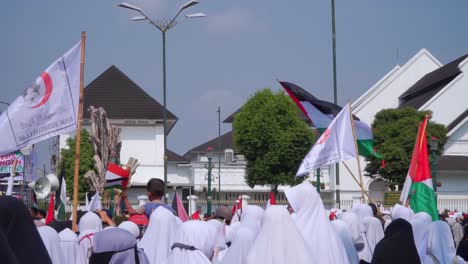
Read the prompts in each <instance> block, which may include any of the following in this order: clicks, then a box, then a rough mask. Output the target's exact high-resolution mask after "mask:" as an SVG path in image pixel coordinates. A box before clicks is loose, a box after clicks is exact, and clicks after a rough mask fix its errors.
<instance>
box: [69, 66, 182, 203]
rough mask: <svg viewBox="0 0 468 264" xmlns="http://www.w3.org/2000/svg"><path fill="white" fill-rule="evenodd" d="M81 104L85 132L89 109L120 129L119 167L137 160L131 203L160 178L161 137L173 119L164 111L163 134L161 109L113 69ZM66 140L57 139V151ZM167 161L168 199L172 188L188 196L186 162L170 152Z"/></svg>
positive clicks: (97, 81)
mask: <svg viewBox="0 0 468 264" xmlns="http://www.w3.org/2000/svg"><path fill="white" fill-rule="evenodd" d="M83 102H84V107H83V109H84V110H83V127H84V128H85V129H88V130H89V129H90V123H91V122H90V114H89V111H88V108H89V106H94V107H96V108H97V107H103V108H104V110H106V112H107V116H108V118H109V119H110V120H111V122H112V124H114V125H116V126H118V127H120V128H121V129H122V132H121V134H120V137H121V141H122V148H121V152H120V160H121V163H126V162H127V160H128V159H129V158H130V157H134V158H137V159H138V161H139V163H140V166H139V167H138V168H137V170H136V173H135V174H134V175H133V177H132V183H131V184H132V188H130V190H129V197H130V199H132V200H134V201H135V200H136V197H137V196H138V195H146V183H147V182H148V180H149V179H151V178H160V179H163V178H164V159H163V156H164V151H163V150H164V143H163V142H164V135H168V134H169V133H170V131H171V129H172V128H173V126H174V125H175V123H176V122H177V117H176V116H175V115H174V114H172V113H171V112H170V111H167V124H168V125H167V130H166V131H165V133H164V131H163V106H162V105H161V104H160V103H158V102H157V101H156V100H155V99H154V98H152V97H151V96H150V95H148V94H147V93H146V92H145V91H144V90H143V89H141V88H140V87H139V86H138V85H137V84H136V83H135V82H133V81H132V80H131V79H129V78H128V77H127V76H126V75H125V74H124V73H123V72H122V71H120V70H119V69H118V68H117V67H116V66H111V67H110V68H108V69H107V70H106V71H104V72H103V73H102V74H101V75H99V76H98V77H97V78H96V79H95V80H93V81H92V82H91V83H89V84H88V86H86V88H85V90H84V100H83ZM68 137H69V135H63V136H61V137H60V148H64V147H66V139H67V138H68ZM167 157H168V170H167V171H168V173H167V174H168V190H169V191H170V192H169V195H170V197H172V195H171V193H172V192H173V188H172V187H174V186H179V187H182V188H179V191H180V195H183V194H185V193H187V195H188V193H189V192H188V186H189V184H190V182H189V179H190V173H191V169H190V166H187V164H188V163H189V162H188V160H186V159H184V158H183V157H181V156H179V155H177V154H176V153H174V152H173V151H170V150H167ZM184 190H185V191H184Z"/></svg>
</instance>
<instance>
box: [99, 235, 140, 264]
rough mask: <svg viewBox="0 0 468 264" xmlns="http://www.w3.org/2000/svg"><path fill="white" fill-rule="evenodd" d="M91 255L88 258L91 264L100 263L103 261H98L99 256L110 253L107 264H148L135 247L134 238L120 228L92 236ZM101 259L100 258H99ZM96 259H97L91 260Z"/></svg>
mask: <svg viewBox="0 0 468 264" xmlns="http://www.w3.org/2000/svg"><path fill="white" fill-rule="evenodd" d="M93 239H94V245H93V254H92V255H91V257H90V262H92V263H102V262H103V261H104V260H103V259H99V258H100V257H99V255H100V254H101V253H104V254H105V255H107V254H108V253H112V254H111V256H108V257H110V259H109V261H108V262H106V263H108V264H123V263H125V264H135V263H136V262H137V261H136V259H137V258H138V262H139V263H141V264H149V261H148V258H147V257H146V255H145V253H144V252H143V251H142V250H141V249H140V250H138V249H137V247H136V244H137V241H136V239H135V237H134V236H133V235H132V234H131V233H130V232H128V231H127V230H124V229H121V228H111V229H106V230H103V231H101V232H97V233H96V235H95V236H94V238H93ZM101 257H102V256H101ZM93 258H98V259H93Z"/></svg>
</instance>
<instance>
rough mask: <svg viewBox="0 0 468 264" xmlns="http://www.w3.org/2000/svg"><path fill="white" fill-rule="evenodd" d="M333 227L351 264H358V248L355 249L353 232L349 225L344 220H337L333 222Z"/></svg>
mask: <svg viewBox="0 0 468 264" xmlns="http://www.w3.org/2000/svg"><path fill="white" fill-rule="evenodd" d="M332 226H333V228H334V229H335V231H336V234H337V235H338V236H339V237H340V238H341V241H343V245H344V248H345V250H346V255H347V256H348V259H349V263H350V264H358V263H359V256H358V254H357V252H356V248H355V247H354V243H353V238H352V235H351V230H350V228H349V226H348V224H347V223H345V222H344V221H343V220H339V219H337V220H334V221H332Z"/></svg>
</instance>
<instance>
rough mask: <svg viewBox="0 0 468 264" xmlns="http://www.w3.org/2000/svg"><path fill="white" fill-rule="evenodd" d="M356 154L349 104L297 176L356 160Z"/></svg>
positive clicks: (327, 130)
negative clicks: (345, 161) (326, 166)
mask: <svg viewBox="0 0 468 264" xmlns="http://www.w3.org/2000/svg"><path fill="white" fill-rule="evenodd" d="M356 152H357V151H356V145H355V139H354V137H353V129H352V126H351V115H350V112H349V104H348V105H346V106H345V107H343V109H342V110H341V112H340V113H339V114H338V115H337V116H336V117H335V119H333V121H332V122H331V123H330V125H329V126H328V128H327V129H326V130H325V132H323V133H322V135H321V136H320V138H319V139H318V140H317V142H316V143H315V145H314V146H313V147H312V149H311V150H310V151H309V153H307V156H306V157H305V158H304V160H303V161H302V163H301V166H300V167H299V170H298V171H297V173H296V176H304V175H307V174H309V172H311V171H312V170H314V169H317V168H320V167H322V166H325V165H329V164H333V163H337V162H340V161H344V160H349V159H352V158H355V157H356Z"/></svg>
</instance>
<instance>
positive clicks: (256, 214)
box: [240, 205, 264, 236]
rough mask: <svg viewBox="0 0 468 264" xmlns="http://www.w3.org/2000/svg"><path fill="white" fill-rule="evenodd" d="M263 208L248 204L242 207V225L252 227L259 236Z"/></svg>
mask: <svg viewBox="0 0 468 264" xmlns="http://www.w3.org/2000/svg"><path fill="white" fill-rule="evenodd" d="M263 212H264V211H263V209H262V208H261V207H260V206H257V205H247V206H246V207H245V208H242V215H241V220H240V222H241V226H243V227H247V228H250V229H251V230H252V231H253V232H254V235H255V236H257V235H258V233H259V232H260V229H261V228H262V218H263Z"/></svg>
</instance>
